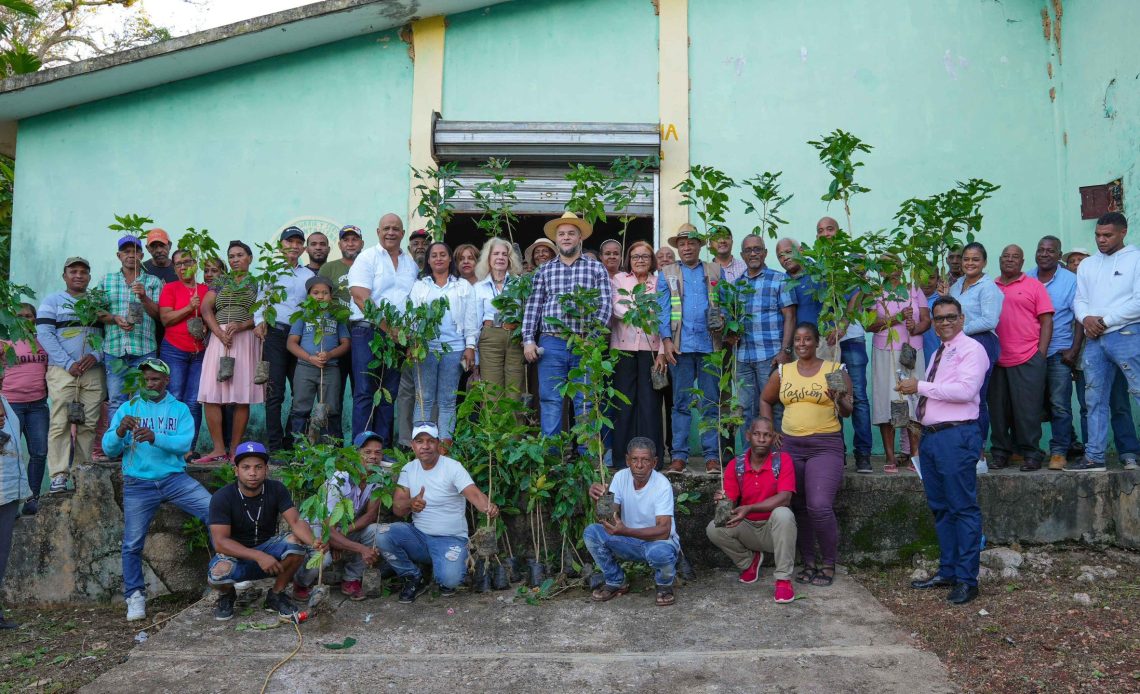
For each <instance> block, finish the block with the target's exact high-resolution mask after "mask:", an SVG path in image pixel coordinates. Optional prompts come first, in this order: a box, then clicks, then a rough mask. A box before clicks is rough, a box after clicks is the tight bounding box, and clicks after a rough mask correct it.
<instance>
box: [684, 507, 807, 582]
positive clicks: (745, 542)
mask: <svg viewBox="0 0 1140 694" xmlns="http://www.w3.org/2000/svg"><path fill="white" fill-rule="evenodd" d="M705 534H707V535H708V538H709V541H710V542H712V543H713V544H714V545H716V546H717V547H719V548H720V549H721V550H723V551H724V553H725V554H727V555H728V558H729V559H731V560H732V563H733V564H735V565H736V567H737V568H738V569H741V570H743V569H747V568H748V565H749V564H751V563H752V554H753V552H769V553H771V554H772V556H773V558H774V559H775V561H776V570H775V571H774V572H772V575H773V576H775V577H776V580H778V581H787V580H790V579H791V577H792V570H793V569H794V568H795V565H796V517H795V515H794V514H793V513H792V509H790V508H788V507H787V506H780V507H779V508H777V509H775V510H774V511H772V515H771V517H770V518H768V520H766V521H750V520H746V521H743V522H741V523H740V525H738V526H736V527H735V528H718V527H716V526H714V525H713V524H712V523H709V525H708V527H707V528H705Z"/></svg>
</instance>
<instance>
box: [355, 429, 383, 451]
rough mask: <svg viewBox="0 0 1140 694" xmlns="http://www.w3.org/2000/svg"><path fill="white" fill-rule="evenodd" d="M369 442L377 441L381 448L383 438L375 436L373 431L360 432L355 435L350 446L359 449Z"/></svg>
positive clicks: (378, 435)
mask: <svg viewBox="0 0 1140 694" xmlns="http://www.w3.org/2000/svg"><path fill="white" fill-rule="evenodd" d="M369 441H379V442H380V445H381V446H383V445H384V438H383V437H382V436H380V434H377V433H376V432H375V431H362V432H360V433H359V434H357V435H356V438H354V439H353V440H352V445H353V446H356V447H357V448H360V447H361V446H363V445H364V444H366V443H368V442H369Z"/></svg>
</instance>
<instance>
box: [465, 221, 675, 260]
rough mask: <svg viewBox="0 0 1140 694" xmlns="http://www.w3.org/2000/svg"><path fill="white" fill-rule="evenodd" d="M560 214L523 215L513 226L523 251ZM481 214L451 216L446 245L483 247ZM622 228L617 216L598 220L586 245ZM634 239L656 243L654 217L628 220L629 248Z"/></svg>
mask: <svg viewBox="0 0 1140 694" xmlns="http://www.w3.org/2000/svg"><path fill="white" fill-rule="evenodd" d="M556 216H557V215H545V214H544V215H537V214H535V215H530V214H528V215H520V216H519V223H518V226H516V227H515V228H514V241H515V243H517V244H518V246H519V250H520V253H521V252H522V251H525V250H526V248H527V246H529V245H530V244H532V243H534V242H535V241H536V240H538V239H539V238H540V237H542V236H543V233H542V226H543V225H544V224H546V223H547V222H548V221H550V220H551V219H553V218H554V217H556ZM478 219H479V215H477V214H462V213H460V214H456V215H455V216H454V217H452V218H451V221H450V222H449V223H448V225H447V234H446V235H445V236H444V241H446V242H447V245H449V246H451V247H452V248H455V247H456V246H459V245H460V244H464V243H471V244H474V245H475V246H477V247H480V248H481V247H482V246H483V240H484V239H485V238H486V235H485V234H484V232H483V231H482V230H481V229H479V228H478V227H477V226H475V223H476V222H477V221H478ZM620 231H621V222H620V221H618V219H617V217H615V216H611V217H610V218H609V219H608V220H607V221H605V222H598V223H597V224H595V225H594V233H593V234H591V235H590V238H588V239H586V242H585V243H584V244H583V245H584V246H585V247H586V248H587V249H592V250H595V251H596V250H598V246H599V245H601V243H602V242H603V241H605V240H606V239H616V240H618V241H620V240H621V239H620V238H618V234H619V232H620ZM634 241H648V242H649V243H650V244H652V245H653V247H654V248H656V247H657V244H656V243H654V239H653V219H652V218H651V217H637V218H635V219H634V220H633V221H632V222H630V223H629V229H628V231H627V232H626V239H625V244H626V248H628V247H629V244H631V243H633V242H634Z"/></svg>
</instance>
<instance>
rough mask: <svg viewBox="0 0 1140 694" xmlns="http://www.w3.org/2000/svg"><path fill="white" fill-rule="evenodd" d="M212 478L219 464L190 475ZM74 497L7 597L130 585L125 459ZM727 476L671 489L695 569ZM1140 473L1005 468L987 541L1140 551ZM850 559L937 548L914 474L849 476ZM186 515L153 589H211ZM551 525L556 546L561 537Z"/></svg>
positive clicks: (158, 555)
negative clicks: (686, 496)
mask: <svg viewBox="0 0 1140 694" xmlns="http://www.w3.org/2000/svg"><path fill="white" fill-rule="evenodd" d="M192 474H194V475H195V476H196V477H197V478H198V479H199V480H200V481H202V482H203V483H204V484H206V485H207V486H212V484H213V471H212V470H209V469H206V470H195V471H193V473H192ZM75 478H76V482H77V491H76V492H75V493H74V494H68V495H61V496H45V497H44V498H43V499H42V500H41V505H40V512H39V514H37V515H36V516H33V517H31V518H21V519H20V520H19V521H18V523H17V525H16V532H15V536H14V538H13V550H12V557H11V559H10V561H9V565H8V576H7V580H6V581H5V584H4V592H5V596H4V597H5V599H7V600H9V601H13V600H21V601H27V600H28V599H29V598H30V599H33V600H35V601H38V602H64V601H85V600H109V599H112V598H115V597H116V596H118V595H119V594H121V591H122V569H121V561H120V546H121V542H122V532H123V514H122V476H121V474H120V473H119V470H118V468H117V466H95V467H89V468H87V469H85V470H78V471H77V472H76V476H75ZM717 486H718V480H717V478H716V477H714V476H711V475H705V474H703V473H697V474H694V473H689V474H686V475H685V476H684V477H683V478H680V479H678V480H677V481H676V482H675V483H674V489H675V490H676V491H677V492H678V493H680V492H681V491H693V492H699V493H700V499H699V501H697V502H695V503H693V504H691V505H689V507H688V509H687V510H688V513H684V512H683V511H681V512H678V515H677V529H678V532H679V533H680V534H681V540H682V545H683V547H684V549H685V553H686V555H687V556H688V557H689V559H690V560H691V561H692V562H693V563H694V564H695V565H697V566H704V567H709V566H721V567H723V566H727V561H726V559H725V557H724V555H723V554H721V553H720V552H719V551H717V550H716V549H715V548H714V547H712V546H711V545H710V544H709V543H708V541H707V539H706V538H705V526H706V525H708V522H709V520H710V519H711V517H712V494H713V492H714V491H715V490H716V488H717ZM1138 487H1140V472H1138V471H1127V472H1126V471H1123V470H1113V471H1111V472H1108V473H1059V472H1048V471H1041V472H1034V473H1023V472H1016V471H1000V472H993V473H990V474H988V475H984V476H982V477H981V478H979V480H978V495H979V500H980V502H981V506H982V514H983V519H984V531H985V534H986V537H987V542H988V543H989V544H991V545H992V544H1009V543H1013V542H1020V543H1022V544H1042V543H1051V542H1084V543H1093V544H1109V545H1116V546H1119V547H1126V548H1130V549H1140V503H1138V502H1140V493H1138V492H1137V488H1138ZM836 514H837V515H838V517H839V529H840V548H839V551H840V561H841V562H842V563H860V562H880V563H892V562H897V561H907V560H909V559H910V558H911V556H912V555H914V554H915V553H919V552H925V553H928V554H930V553H936V552H937V546H938V543H937V539H936V538H935V535H934V525H933V518H932V516H931V513H930V511H929V509H928V508H927V506H926V498H925V496H924V494H923V491H922V483H921V482H920V481H919V480H918V478H917V477H915V476H914V475H911V474H906V473H899V474H897V475H884V474H881V473H876V474H872V475H856V474H853V473H852V474H848V475H847V476H846V477H845V479H844V481H843V488H842V490H841V491H840V494H839V499H838V502H837V505H836ZM186 518H187V517H186V515H185V514H183V513H182V512H180V511H177V510H176V509H174V508H173V507H170V506H163V507H162V508H161V509H160V511H159V512H158V514H156V516H155V519H154V522H153V523H152V525H151V530H150V535H149V537H148V538H147V544H146V549H145V551H144V560H145V561H144V571H145V572H146V576H147V590H148V593H149V595H150V596H152V597H153V596H155V595H160V594H162V593H165V592H180V591H196V590H200V589H202V588H203V587H204V585H205V582H204V577H205V566H206V560H207V556H206V553H205V552H204V551H202V550H197V551H195V552H190V551H189V550H188V541H187V537H186V535H185V534H184V533H183V531H182V526H183V523H184V522H185V521H186ZM551 528H552V526H550V525H549V524H548V527H547V539H548V544H549V546H550V547H551V548H552V549H557V548H558V547H559V538H558V537H557V536H556V535H555V534H553V533H552V532H551ZM509 529H510V538H511V545H512V546H513V547H514V548H515V551H516V552H518V553H520V554H522V553H525V552H527V551H529V550H528V549H527V548H529V547H530V546H531V542H530V531H529V528H528V527H527V519H526V516H525V515H523V516H516V517H514V518H512V519H510V522H509Z"/></svg>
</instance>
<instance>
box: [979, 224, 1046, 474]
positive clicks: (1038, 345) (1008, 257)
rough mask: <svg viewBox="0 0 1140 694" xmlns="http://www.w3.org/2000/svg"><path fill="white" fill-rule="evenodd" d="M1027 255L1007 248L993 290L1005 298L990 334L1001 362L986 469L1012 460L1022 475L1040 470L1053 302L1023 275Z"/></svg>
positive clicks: (993, 389)
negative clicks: (1016, 460) (993, 334)
mask: <svg viewBox="0 0 1140 694" xmlns="http://www.w3.org/2000/svg"><path fill="white" fill-rule="evenodd" d="M1024 263H1025V253H1024V252H1023V251H1022V250H1021V248H1020V247H1019V246H1006V247H1005V249H1004V250H1002V252H1001V258H1000V259H999V260H998V266H999V267H1000V268H1001V277H998V278H997V282H996V284H997V287H998V289H1000V290H1001V293H1002V294H1004V295H1005V301H1004V302H1003V303H1002V309H1001V318H999V319H998V324H997V329H996V330H995V331H994V332H996V333H997V336H998V343H999V344H1001V356H1000V357H998V360H997V364H996V365H995V366H994V371H993V376H992V377H991V378H990V391H989V398H988V399H989V407H990V427H991V428H990V454H991V455H990V457H991V460H990V463H989V466H990V467H991V468H1003V467H1005V466H1006V465H1008V464H1009V459H1010V457H1011V456H1013V454H1015V453H1016V454H1019V455H1021V456H1022V457H1023V458H1024V459H1025V462H1024V463H1023V464H1022V465H1021V469H1022V470H1023V471H1026V472H1030V471H1032V470H1040V469H1041V461H1042V460H1043V459H1044V457H1045V454H1044V453H1043V452H1042V451H1041V448H1040V447H1039V445H1038V444H1039V443H1040V441H1041V415H1042V414H1043V412H1044V408H1045V381H1046V375H1047V373H1048V372H1047V362H1046V356H1045V355H1046V354H1047V353H1048V351H1049V341H1050V340H1051V339H1052V338H1053V301H1052V300H1051V299H1050V298H1049V292H1048V290H1046V289H1045V285H1043V284H1041V283H1040V282H1037V281H1036V280H1035V279H1034V278H1032V277H1029V276H1028V275H1026V274H1025V273H1024V272H1022V271H1021V267H1022V265H1024Z"/></svg>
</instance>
